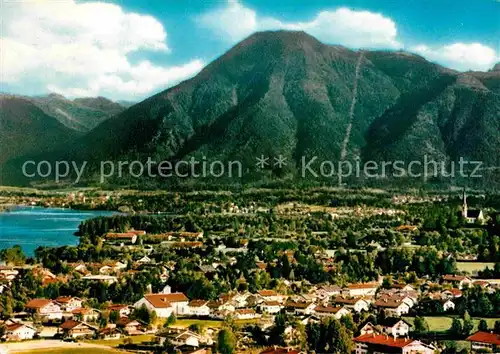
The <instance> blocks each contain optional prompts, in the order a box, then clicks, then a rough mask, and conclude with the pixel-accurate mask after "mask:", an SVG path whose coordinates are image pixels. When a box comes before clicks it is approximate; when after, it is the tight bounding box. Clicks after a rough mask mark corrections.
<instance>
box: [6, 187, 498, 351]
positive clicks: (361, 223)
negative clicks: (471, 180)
mask: <svg viewBox="0 0 500 354" xmlns="http://www.w3.org/2000/svg"><path fill="white" fill-rule="evenodd" d="M1 194H2V195H1V198H2V200H3V201H4V202H5V201H8V203H10V204H18V203H24V204H27V205H42V206H45V207H48V206H65V207H71V208H75V209H93V208H96V209H107V210H116V211H120V212H118V213H117V214H115V215H112V216H106V217H97V218H92V219H88V220H86V221H84V222H82V223H81V224H80V226H79V230H78V232H77V235H78V237H79V242H78V245H77V246H63V247H39V248H38V249H36V251H35V254H34V256H33V257H28V256H26V255H25V254H24V252H23V250H22V248H21V246H14V247H11V248H8V249H4V250H1V251H0V258H1V261H2V266H1V267H0V280H1V285H0V316H1V318H2V322H1V326H0V334H1V338H2V340H3V342H4V343H2V344H0V348H1V349H0V353H2V350H3V351H4V352H6V353H7V352H8V353H11V352H12V353H15V352H17V351H16V350H19V352H21V351H23V352H26V350H29V349H30V348H32V349H33V350H34V351H33V353H36V352H37V351H36V350H35V349H36V348H50V347H51V346H53V347H54V348H58V347H62V348H66V347H67V348H84V349H83V350H85V351H84V352H85V353H93V351H92V350H95V352H96V353H97V352H99V353H108V350H109V353H115V352H120V351H121V352H135V353H193V354H194V353H196V354H202V353H223V354H231V353H254V354H257V353H263V354H264V353H265V354H273V353H291V354H293V353H318V354H319V353H355V354H365V353H378V354H385V353H387V354H392V353H402V354H403V353H404V354H410V353H411V354H417V353H418V354H434V353H444V354H452V353H463V354H465V353H497V352H500V213H499V211H500V205H499V203H498V200H499V199H498V196H496V195H484V194H479V193H474V192H467V191H466V190H465V189H463V190H455V191H447V192H442V193H438V192H435V193H429V194H426V195H425V194H418V193H417V194H412V193H407V194H403V193H394V192H387V191H381V190H363V191H361V190H358V191H357V190H351V191H347V190H341V189H328V188H316V189H311V190H306V189H304V190H286V189H282V190H279V189H275V190H266V189H262V190H252V191H245V192H215V191H205V192H175V193H174V192H171V193H170V192H162V193H159V192H158V193H156V192H141V193H139V192H124V191H121V192H119V191H113V192H101V191H81V192H76V193H74V192H72V193H66V194H64V193H63V192H54V193H52V194H50V193H45V192H44V193H35V192H34V193H32V194H29V195H28V194H26V193H24V194H22V193H17V192H6V191H2V192H1ZM6 212H8V211H6ZM43 343H45V344H46V346H45V347H44V346H43V345H44V344H43ZM40 345H42V346H40ZM21 349H22V350H21ZM39 352H40V353H41V352H43V351H39ZM47 352H49V351H47ZM51 353H52V352H51ZM54 353H56V352H54ZM82 353H83V352H82Z"/></svg>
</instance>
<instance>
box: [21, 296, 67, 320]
mask: <svg viewBox="0 0 500 354" xmlns="http://www.w3.org/2000/svg"><path fill="white" fill-rule="evenodd" d="M24 307H25V309H26V310H27V311H30V312H35V313H38V314H39V315H40V317H41V318H42V320H48V321H53V320H61V319H62V317H63V312H62V310H61V307H60V306H59V305H58V304H56V303H55V302H54V301H52V300H48V299H33V300H31V301H29V302H28V303H27V304H26V305H25V306H24Z"/></svg>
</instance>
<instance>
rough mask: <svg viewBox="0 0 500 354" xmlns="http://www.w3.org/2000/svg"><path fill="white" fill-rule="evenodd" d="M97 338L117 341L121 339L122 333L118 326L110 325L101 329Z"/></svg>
mask: <svg viewBox="0 0 500 354" xmlns="http://www.w3.org/2000/svg"><path fill="white" fill-rule="evenodd" d="M97 336H98V338H99V339H104V340H117V339H120V338H121V333H120V331H119V330H118V329H117V328H116V325H108V326H107V327H104V328H101V329H100V330H99V332H98V333H97Z"/></svg>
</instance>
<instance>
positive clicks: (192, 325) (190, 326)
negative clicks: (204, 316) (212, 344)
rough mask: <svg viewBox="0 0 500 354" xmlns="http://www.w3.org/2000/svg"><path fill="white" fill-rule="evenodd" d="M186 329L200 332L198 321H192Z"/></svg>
mask: <svg viewBox="0 0 500 354" xmlns="http://www.w3.org/2000/svg"><path fill="white" fill-rule="evenodd" d="M188 329H189V330H190V331H191V332H194V333H201V326H200V324H199V323H193V324H191V325H189V327H188Z"/></svg>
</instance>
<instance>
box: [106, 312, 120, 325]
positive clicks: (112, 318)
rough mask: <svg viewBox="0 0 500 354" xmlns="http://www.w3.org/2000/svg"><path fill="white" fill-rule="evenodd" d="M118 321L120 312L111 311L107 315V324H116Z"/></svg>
mask: <svg viewBox="0 0 500 354" xmlns="http://www.w3.org/2000/svg"><path fill="white" fill-rule="evenodd" d="M119 319H120V312H118V311H111V312H110V313H109V322H111V323H116V322H117V321H118V320H119Z"/></svg>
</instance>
